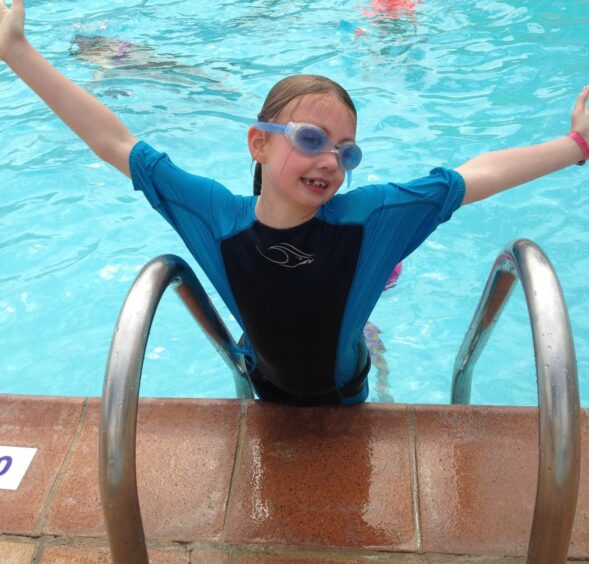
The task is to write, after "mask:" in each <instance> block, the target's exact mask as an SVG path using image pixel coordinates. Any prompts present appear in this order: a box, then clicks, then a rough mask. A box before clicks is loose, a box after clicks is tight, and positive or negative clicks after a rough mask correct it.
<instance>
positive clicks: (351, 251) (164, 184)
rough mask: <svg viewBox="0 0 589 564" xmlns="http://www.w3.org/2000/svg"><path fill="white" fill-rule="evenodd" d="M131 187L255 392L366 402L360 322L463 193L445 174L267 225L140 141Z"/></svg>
mask: <svg viewBox="0 0 589 564" xmlns="http://www.w3.org/2000/svg"><path fill="white" fill-rule="evenodd" d="M130 167H131V177H132V180H133V185H134V187H135V189H136V190H141V191H143V192H144V194H145V196H146V197H147V199H148V200H149V202H150V203H151V205H152V206H153V207H154V208H155V209H156V210H157V211H158V212H159V213H160V214H161V215H162V216H163V217H164V218H165V219H166V220H167V221H168V222H169V223H170V224H171V225H172V227H173V228H174V229H175V230H176V231H177V232H178V233H179V234H180V236H181V237H182V239H183V240H184V242H185V243H186V245H187V247H188V249H189V250H190V252H191V253H192V254H193V255H194V257H195V258H196V260H197V261H198V263H199V264H200V266H201V268H202V269H203V270H204V272H205V273H206V275H207V276H208V277H209V279H210V280H211V282H212V284H213V285H214V286H215V288H216V289H217V291H218V292H219V294H220V296H221V297H222V299H223V300H224V302H225V303H226V304H227V306H228V308H229V310H230V311H231V313H232V314H233V315H234V316H235V318H236V319H237V321H238V323H239V325H240V326H241V328H242V329H243V332H244V338H243V339H242V343H243V347H244V351H243V352H244V353H245V356H246V363H247V365H248V369H249V371H250V376H251V378H252V382H253V384H254V387H255V389H256V392H257V394H258V395H259V396H260V397H261V398H262V399H269V400H274V401H281V402H285V403H290V404H293V405H318V404H325V403H331V404H342V405H351V404H355V403H360V402H363V401H365V399H366V397H367V395H368V384H367V380H366V376H367V373H368V368H369V366H370V364H369V356H368V354H367V351H366V346H365V344H364V338H363V335H362V330H363V328H364V325H365V324H366V322H367V320H368V316H369V315H370V312H371V311H372V309H373V308H374V306H375V304H376V302H377V300H378V298H379V296H380V294H381V292H382V289H383V288H384V286H385V283H386V281H387V278H388V276H389V275H390V273H391V271H392V269H393V267H394V266H395V265H396V264H397V263H398V262H400V261H401V260H403V259H404V258H405V257H406V256H408V255H409V254H410V253H411V252H412V251H413V250H415V249H416V248H417V247H418V246H419V245H420V244H421V243H422V242H423V241H424V240H425V239H426V238H427V237H428V236H429V235H430V234H431V233H432V232H433V231H434V230H435V229H436V227H437V226H438V225H439V224H440V223H443V222H445V221H447V220H448V219H450V217H451V216H452V213H453V212H454V211H455V210H456V209H457V208H458V207H459V206H460V205H461V203H462V200H463V197H464V181H463V179H462V177H461V176H460V175H459V174H458V173H457V172H455V171H453V170H449V169H445V168H435V169H433V170H432V171H431V172H430V174H429V176H426V177H424V178H419V179H417V180H413V181H411V182H409V183H406V184H385V185H377V186H365V187H362V188H357V189H355V190H352V191H350V192H347V193H345V194H336V195H335V196H334V197H333V198H332V199H331V200H330V201H329V202H327V203H326V204H325V205H323V206H322V207H321V208H320V209H319V210H318V212H317V214H316V215H315V217H314V218H313V219H311V220H310V221H307V222H306V223H304V224H302V225H298V226H296V227H293V228H290V229H274V228H272V227H268V226H267V225H264V224H262V223H260V222H259V221H258V220H257V219H256V215H255V211H254V210H255V205H256V201H257V196H236V195H234V194H232V193H231V192H230V191H229V190H227V189H226V188H225V187H223V186H221V185H220V184H218V183H217V182H215V181H214V180H211V179H209V178H203V177H200V176H195V175H192V174H189V173H187V172H185V171H183V170H182V169H180V168H179V167H177V166H176V165H174V164H173V163H172V161H171V160H170V159H169V158H168V156H167V155H166V154H164V153H160V152H158V151H156V150H154V149H153V148H152V147H151V146H149V145H148V144H147V143H144V142H142V141H140V142H139V143H137V144H136V145H135V147H134V148H133V150H132V152H131V156H130Z"/></svg>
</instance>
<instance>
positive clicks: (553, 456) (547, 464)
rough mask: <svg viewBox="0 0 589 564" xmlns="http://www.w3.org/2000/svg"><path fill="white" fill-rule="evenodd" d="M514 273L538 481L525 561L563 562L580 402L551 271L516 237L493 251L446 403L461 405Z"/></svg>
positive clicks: (573, 497) (575, 486) (571, 514)
mask: <svg viewBox="0 0 589 564" xmlns="http://www.w3.org/2000/svg"><path fill="white" fill-rule="evenodd" d="M517 279H519V280H520V281H521V283H522V288H523V290H524V294H525V297H526V302H527V306H528V313H529V316H530V322H531V325H532V337H533V341H534V355H535V359H536V378H537V382H538V402H539V423H540V432H539V451H540V452H539V461H538V485H537V490H536V504H535V508H534V518H533V521H532V530H531V534H530V542H529V546H528V557H527V562H528V564H561V563H563V562H566V559H567V553H568V548H569V543H570V539H571V533H572V529H573V521H574V518H575V510H576V506H577V495H578V490H579V469H580V414H579V413H580V403H579V389H578V382H577V365H576V359H575V347H574V344H573V337H572V333H571V327H570V323H569V317H568V312H567V308H566V304H565V301H564V298H563V295H562V290H561V288H560V284H559V282H558V278H557V277H556V273H555V272H554V269H553V267H552V265H551V264H550V261H549V260H548V258H547V257H546V255H545V254H544V253H543V252H542V250H541V249H540V248H539V247H538V246H537V245H536V244H535V243H533V242H532V241H528V240H526V239H520V240H518V241H515V242H514V243H512V244H511V245H509V246H508V247H507V248H506V249H505V250H504V252H503V253H502V254H500V255H499V256H498V257H497V260H496V261H495V264H494V265H493V269H492V270H491V274H490V275H489V278H488V280H487V284H486V286H485V289H484V290H483V295H482V297H481V299H480V302H479V305H478V307H477V310H476V312H475V314H474V316H473V319H472V321H471V323H470V326H469V329H468V331H467V333H466V335H465V337H464V341H463V343H462V346H461V348H460V351H459V353H458V356H457V358H456V363H455V365H454V375H453V378H452V403H469V401H470V389H471V381H472V372H473V369H474V365H475V363H476V361H477V360H478V358H479V356H480V354H481V352H482V350H483V347H484V346H485V344H486V343H487V341H488V340H489V337H490V335H491V332H492V330H493V327H494V325H495V323H496V321H497V319H498V318H499V315H500V313H501V311H502V310H503V307H504V305H505V303H506V301H507V299H508V297H509V295H510V293H511V291H512V290H513V287H514V283H515V282H516V280H517Z"/></svg>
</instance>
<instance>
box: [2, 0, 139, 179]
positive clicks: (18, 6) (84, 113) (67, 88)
mask: <svg viewBox="0 0 589 564" xmlns="http://www.w3.org/2000/svg"><path fill="white" fill-rule="evenodd" d="M24 21H25V9H24V0H13V2H12V8H11V9H8V8H7V7H6V3H5V0H0V59H2V60H4V61H5V62H6V63H7V64H8V66H9V67H10V68H11V69H12V70H13V71H14V72H15V73H16V74H17V75H18V76H19V77H20V78H21V79H22V80H23V81H24V82H25V83H26V84H27V85H28V86H29V87H30V88H31V89H32V90H34V91H35V92H36V93H37V94H38V96H39V97H40V98H42V99H43V100H44V101H45V103H46V104H47V105H48V106H49V107H50V108H51V109H52V110H53V111H54V112H55V113H56V114H57V115H58V116H59V117H60V118H61V119H62V120H63V121H64V122H65V124H66V125H67V126H68V127H70V128H71V129H72V130H73V131H74V133H76V135H78V136H79V137H80V138H81V139H82V140H83V141H84V142H85V143H86V144H87V145H88V146H89V147H90V148H91V149H92V150H93V151H94V152H95V153H96V155H98V157H100V158H101V159H102V160H104V161H106V162H108V163H110V164H111V165H113V166H114V167H116V168H118V169H119V170H120V171H121V172H122V173H123V174H126V175H127V176H130V171H129V153H130V152H131V149H132V148H133V145H134V144H135V143H136V139H135V137H134V136H133V135H132V134H131V132H130V131H129V130H128V129H127V128H126V127H125V126H124V125H123V123H122V122H121V121H120V120H119V118H117V117H116V116H115V115H114V114H113V113H112V112H111V111H110V110H109V109H108V108H106V107H105V106H104V105H102V104H101V103H100V102H99V101H98V100H97V99H96V98H94V96H92V95H91V94H89V93H88V92H86V91H85V90H82V89H81V88H80V87H78V86H76V85H75V84H74V83H72V82H70V81H69V80H68V79H67V78H66V77H65V76H63V75H62V74H60V73H59V72H58V71H57V70H56V69H55V68H54V67H52V66H51V65H50V64H49V62H48V61H46V60H45V59H44V58H43V57H42V56H41V55H40V54H39V53H38V52H37V51H36V50H35V49H34V48H33V47H32V45H31V44H30V43H29V42H28V41H27V39H26V37H25V35H24Z"/></svg>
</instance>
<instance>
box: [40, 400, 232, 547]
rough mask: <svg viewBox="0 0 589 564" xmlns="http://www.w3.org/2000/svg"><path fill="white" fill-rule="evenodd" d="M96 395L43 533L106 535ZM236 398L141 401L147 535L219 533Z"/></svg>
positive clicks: (180, 537) (181, 537)
mask: <svg viewBox="0 0 589 564" xmlns="http://www.w3.org/2000/svg"><path fill="white" fill-rule="evenodd" d="M98 407H99V406H98V401H97V400H96V401H93V402H92V403H91V405H90V406H89V410H88V418H87V421H86V425H85V427H84V430H83V434H82V438H81V441H80V445H79V447H78V449H77V450H76V452H75V453H74V456H73V457H72V461H71V464H70V467H69V469H68V472H67V474H66V476H65V477H64V480H63V484H62V487H61V489H60V490H59V492H58V495H57V496H56V498H55V502H54V503H53V505H52V507H51V509H50V512H49V514H48V518H47V523H46V527H45V532H46V533H49V534H57V535H60V534H62V535H71V536H76V535H80V536H100V535H104V534H105V533H104V531H105V529H104V525H103V516H102V511H101V506H100V497H99V491H98V425H99V409H98ZM239 416H240V404H239V402H237V401H235V402H227V401H217V400H149V399H146V400H141V403H140V407H139V415H138V423H137V432H138V440H137V466H138V468H137V476H138V478H137V480H138V485H139V500H140V504H141V512H142V516H143V524H144V527H145V532H146V536H147V538H148V539H167V540H176V541H194V540H207V539H215V538H217V537H218V536H219V535H220V532H221V530H222V527H223V521H224V516H225V507H226V502H227V495H228V491H229V486H230V480H231V473H232V470H233V461H234V454H235V448H236V442H237V433H238V429H239Z"/></svg>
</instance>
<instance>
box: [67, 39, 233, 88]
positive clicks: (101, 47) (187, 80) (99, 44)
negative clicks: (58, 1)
mask: <svg viewBox="0 0 589 564" xmlns="http://www.w3.org/2000/svg"><path fill="white" fill-rule="evenodd" d="M70 54H71V55H72V56H73V57H75V58H76V59H79V60H81V61H84V62H86V63H89V64H91V65H95V66H97V67H99V68H100V70H97V71H96V72H94V74H93V78H94V80H103V79H110V78H127V79H129V78H143V77H148V78H150V79H152V80H157V81H160V82H163V83H165V82H173V83H181V84H186V85H189V86H195V85H198V86H201V87H203V88H209V87H210V88H213V89H223V83H222V79H224V78H226V76H227V73H226V72H224V73H223V76H222V77H221V80H219V79H214V78H211V77H210V76H208V75H207V74H205V73H204V72H203V71H202V70H201V69H199V68H198V67H195V66H190V65H184V64H180V63H179V62H178V61H176V60H175V59H174V58H172V57H164V56H161V55H159V54H158V53H157V52H156V51H155V50H154V49H152V48H151V47H148V46H146V45H140V44H137V43H131V42H129V41H125V40H122V39H118V38H116V37H107V36H105V35H85V34H80V33H78V34H76V35H75V36H74V37H73V39H72V41H71V45H70ZM116 92H117V93H118V95H124V96H129V95H130V94H129V93H128V92H127V91H119V90H117V91H116ZM224 93H226V91H225V90H224Z"/></svg>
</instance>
